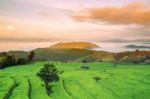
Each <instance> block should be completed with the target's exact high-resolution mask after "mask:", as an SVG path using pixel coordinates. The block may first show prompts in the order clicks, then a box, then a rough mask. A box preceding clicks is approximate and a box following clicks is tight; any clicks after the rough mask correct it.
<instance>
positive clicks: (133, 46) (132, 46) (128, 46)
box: [125, 44, 150, 49]
mask: <svg viewBox="0 0 150 99" xmlns="http://www.w3.org/2000/svg"><path fill="white" fill-rule="evenodd" d="M125 47H126V48H133V49H143V48H147V49H150V47H149V46H137V45H133V44H131V45H127V46H125Z"/></svg>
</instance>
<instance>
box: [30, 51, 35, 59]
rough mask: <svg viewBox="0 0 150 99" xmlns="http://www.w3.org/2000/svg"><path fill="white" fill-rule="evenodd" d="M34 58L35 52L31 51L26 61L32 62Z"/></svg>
mask: <svg viewBox="0 0 150 99" xmlns="http://www.w3.org/2000/svg"><path fill="white" fill-rule="evenodd" d="M34 56H35V52H34V51H31V52H30V54H29V55H28V61H32V60H33V58H34Z"/></svg>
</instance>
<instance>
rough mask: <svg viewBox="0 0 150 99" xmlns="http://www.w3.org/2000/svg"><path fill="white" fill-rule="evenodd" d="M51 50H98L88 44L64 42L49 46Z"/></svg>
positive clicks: (93, 45) (95, 46)
mask: <svg viewBox="0 0 150 99" xmlns="http://www.w3.org/2000/svg"><path fill="white" fill-rule="evenodd" d="M50 48H51V49H73V48H76V49H93V48H99V46H98V45H96V44H93V43H89V42H65V43H57V44H54V45H52V46H50Z"/></svg>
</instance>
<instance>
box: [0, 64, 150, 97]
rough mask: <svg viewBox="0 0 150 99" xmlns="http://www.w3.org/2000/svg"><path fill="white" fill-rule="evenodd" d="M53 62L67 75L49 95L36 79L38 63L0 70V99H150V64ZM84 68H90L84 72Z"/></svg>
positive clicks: (56, 84) (61, 78)
mask: <svg viewBox="0 0 150 99" xmlns="http://www.w3.org/2000/svg"><path fill="white" fill-rule="evenodd" d="M46 63H47V62H46ZM53 63H54V64H55V65H56V67H57V68H58V70H59V71H62V70H63V71H64V72H63V73H62V74H61V75H60V81H59V82H53V83H51V84H50V86H52V89H53V93H51V94H50V96H48V95H47V94H46V90H45V86H44V82H43V81H41V80H40V79H39V78H38V77H37V76H36V73H37V72H38V71H39V69H40V68H42V66H43V65H44V62H36V63H32V64H28V65H22V66H15V67H9V68H6V69H4V70H0V99H150V65H117V67H114V65H113V64H112V63H111V62H95V63H86V64H84V63H73V62H72V63H71V62H70V63H61V62H53ZM83 65H87V66H89V67H90V69H89V70H83V69H81V68H80V67H81V66H83ZM94 77H99V78H100V80H98V81H96V80H95V79H94Z"/></svg>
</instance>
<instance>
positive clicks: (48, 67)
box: [37, 63, 59, 91]
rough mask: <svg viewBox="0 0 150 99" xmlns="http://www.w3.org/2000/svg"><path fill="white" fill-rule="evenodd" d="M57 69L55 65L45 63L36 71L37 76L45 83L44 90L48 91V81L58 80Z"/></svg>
mask: <svg viewBox="0 0 150 99" xmlns="http://www.w3.org/2000/svg"><path fill="white" fill-rule="evenodd" d="M58 73H59V72H58V71H57V69H56V67H55V66H54V65H53V64H49V63H47V64H45V65H44V67H43V68H42V69H41V70H40V71H39V72H38V73H37V76H39V77H40V78H41V79H42V80H43V81H44V83H45V86H46V90H47V91H48V90H49V89H48V83H50V82H53V81H58V80H59V76H58Z"/></svg>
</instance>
